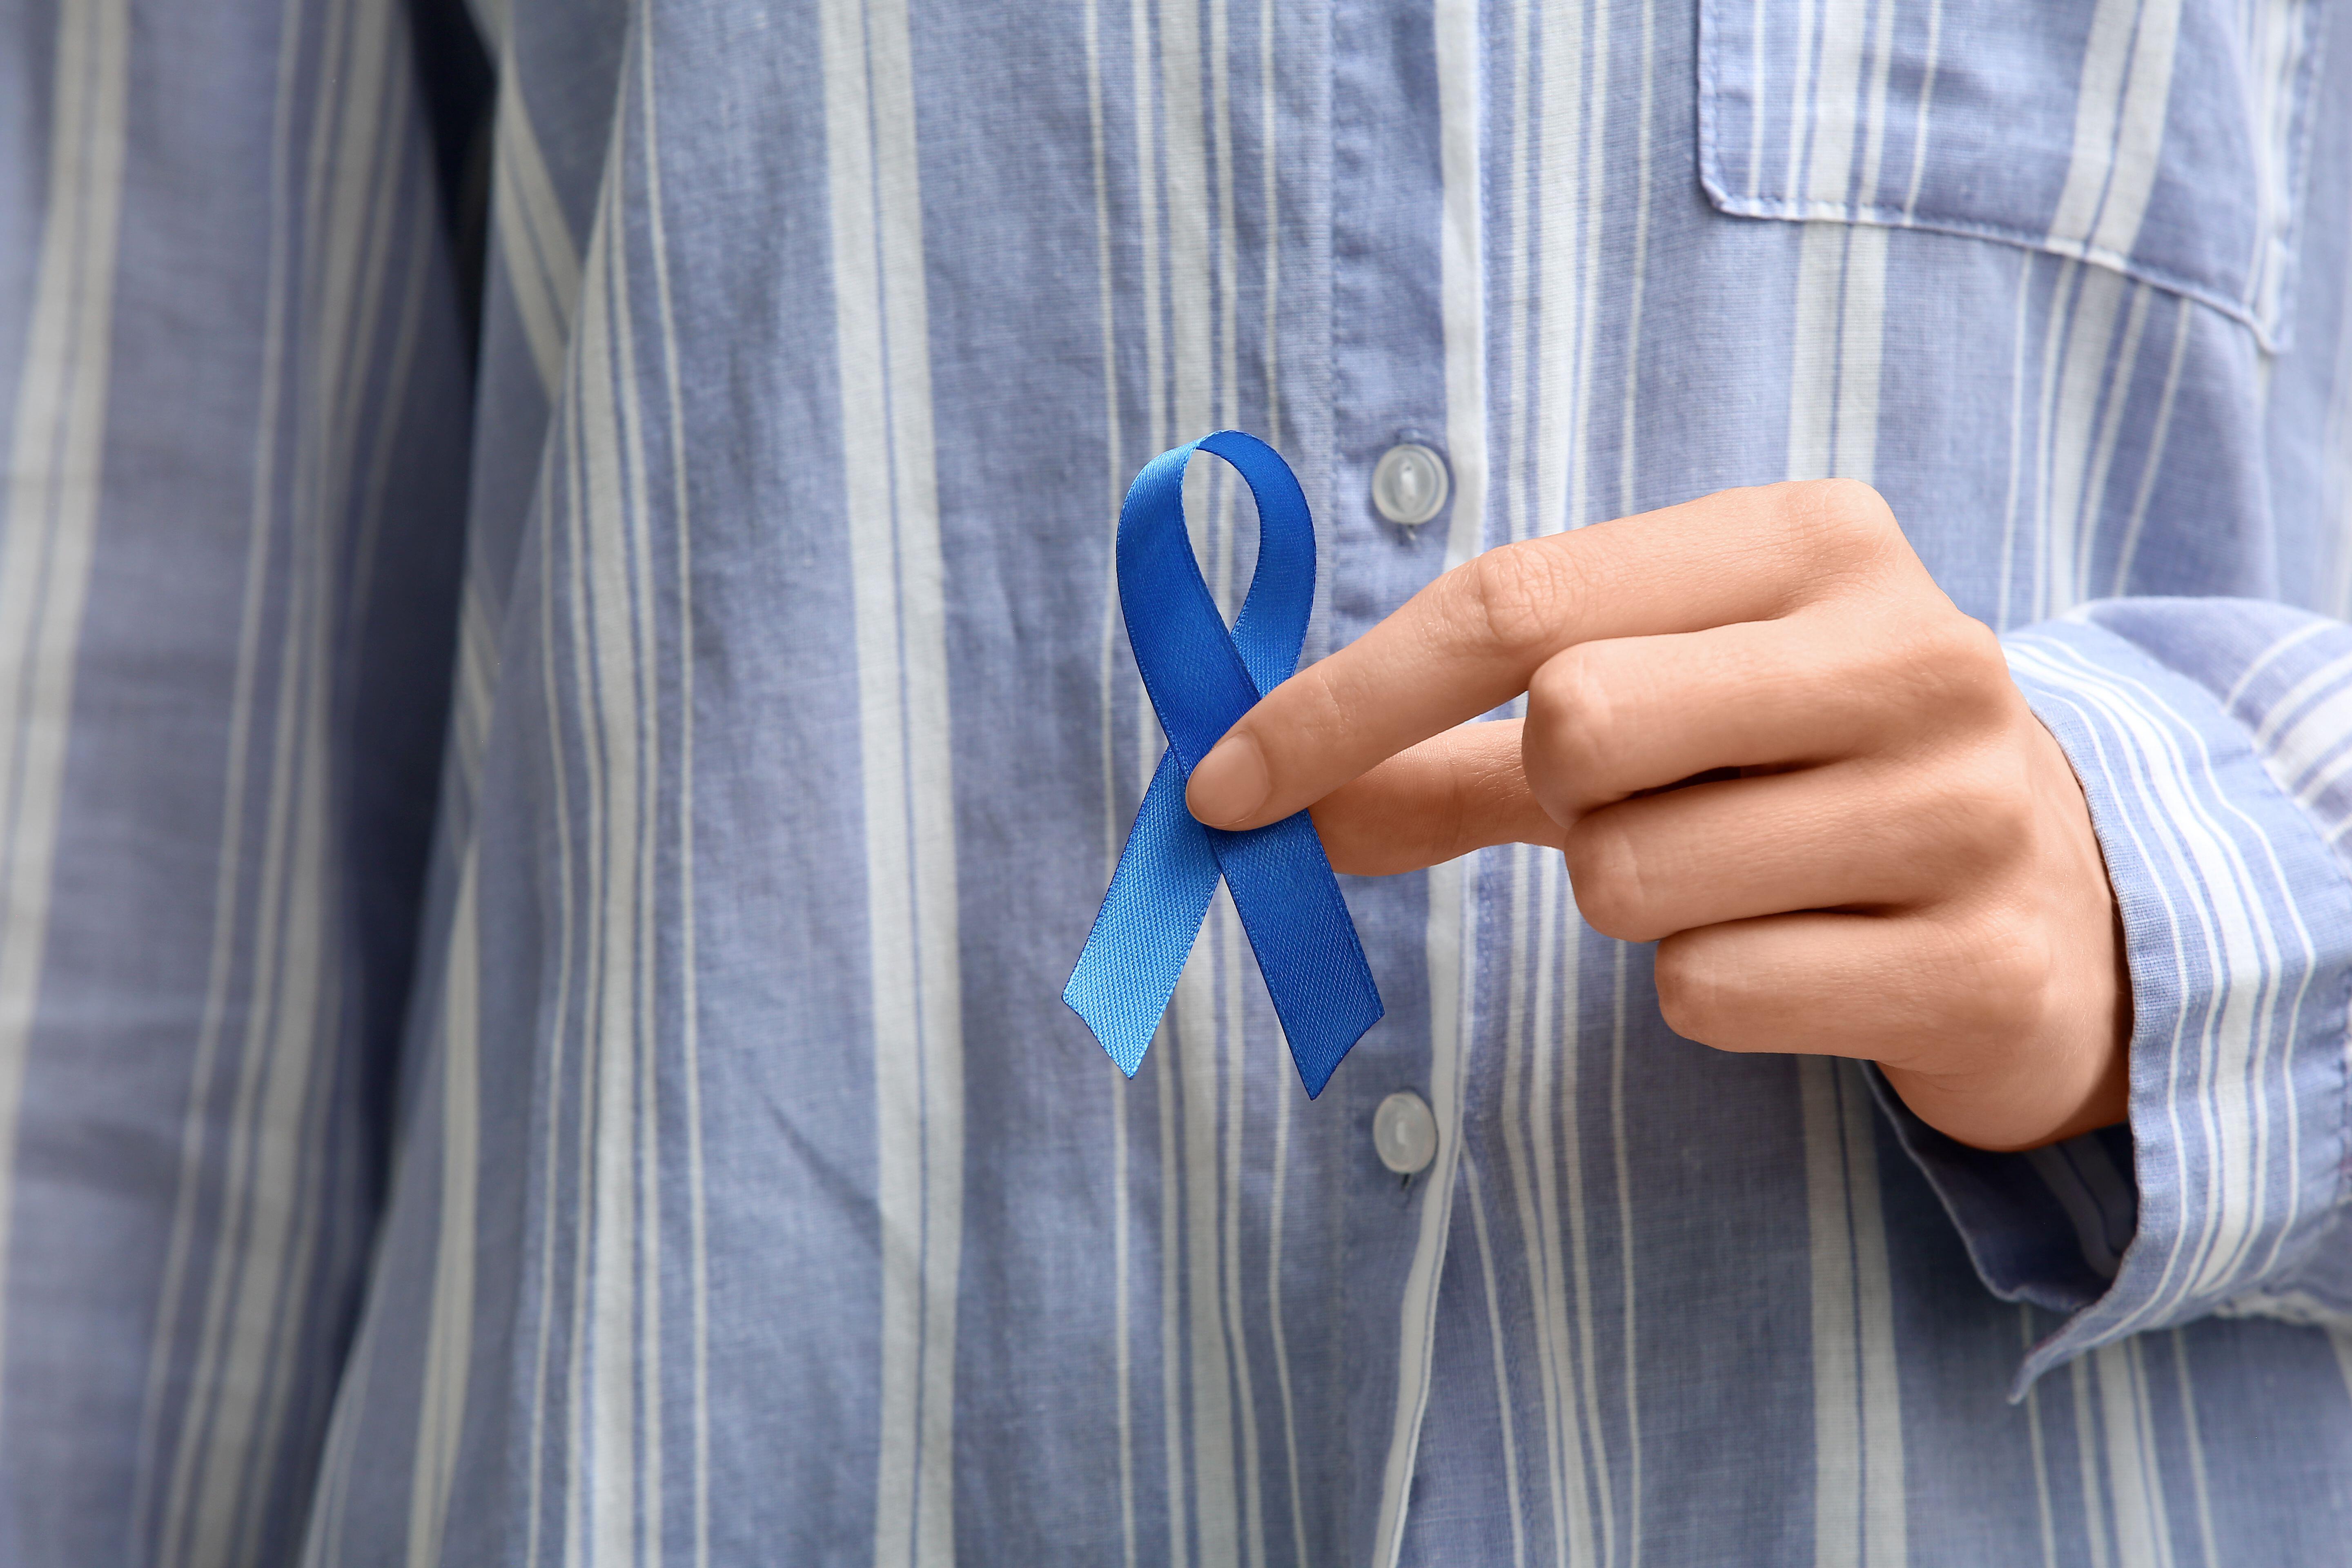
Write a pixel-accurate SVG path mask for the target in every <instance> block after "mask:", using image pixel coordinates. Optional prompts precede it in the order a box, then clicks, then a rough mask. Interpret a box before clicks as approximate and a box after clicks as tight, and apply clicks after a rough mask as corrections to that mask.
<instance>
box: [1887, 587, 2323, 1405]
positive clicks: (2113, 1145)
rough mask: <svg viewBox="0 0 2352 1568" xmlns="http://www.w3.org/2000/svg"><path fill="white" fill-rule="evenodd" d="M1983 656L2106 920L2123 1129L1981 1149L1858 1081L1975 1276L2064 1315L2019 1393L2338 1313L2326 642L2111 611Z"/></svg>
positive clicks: (2227, 603)
mask: <svg viewBox="0 0 2352 1568" xmlns="http://www.w3.org/2000/svg"><path fill="white" fill-rule="evenodd" d="M2005 640H2006V644H2007V647H2008V649H2009V658H2010V666H2011V671H2012V673H2013V674H2014V675H2015V676H2016V678H2017V680H2018V684H2019V685H2020V686H2021V688H2022V689H2023V690H2024V692H2025V694H2026V697H2027V700H2029V701H2030V702H2031V703H2032V706H2033V710H2034V711H2035V712H2036V713H2037V714H2038V715H2040V717H2041V719H2042V722H2043V723H2045V724H2047V725H2048V726H2049V728H2050V730H2051V731H2052V732H2053V734H2055V735H2056V736H2057V738H2058V741H2059V743H2060V744H2061V745H2062V746H2063V748H2064V749H2065V752H2066V754H2067V756H2068V757H2069V759H2070V760H2071V761H2072V762H2073V763H2074V772H2075V773H2076V775H2077V777H2079V778H2080V779H2081V781H2082V784H2083V789H2084V795H2085V796H2086V797H2087V798H2088V800H2089V802H2090V808H2091V820H2092V823H2093V825H2094V826H2095V828H2096V830H2097V833H2098V837H2099V845H2100V847H2101V849H2102V850H2103V851H2104V853H2105V857H2106V863H2107V872H2108V877H2109V879H2110V880H2111V881H2112V882H2113V884H2114V887H2115V891H2116V903H2117V907H2118V908H2119V910H2121V913H2122V919H2123V929H2124V936H2125V942H2126V956H2127V958H2128V961H2129V963H2130V969H2131V992H2132V1007H2133V1023H2132V1038H2131V1117H2130V1123H2129V1126H2128V1129H2125V1128H2115V1129H2110V1130H2108V1131H2105V1132H2099V1133H2093V1134H2089V1135H2087V1136H2085V1137H2082V1138H2077V1139H2074V1140H2073V1141H2071V1142H2067V1143H2064V1144H2060V1145H2057V1146H2055V1147H2053V1148H2049V1149H2043V1150H2037V1151H2034V1152H2031V1153H2022V1154H1997V1153H1989V1152H1984V1151H1981V1150H1977V1149H1971V1148H1969V1147H1966V1146H1965V1145H1962V1144H1959V1143H1957V1142H1953V1141H1952V1140H1950V1139H1948V1138H1946V1137H1944V1136H1943V1135H1941V1134H1940V1133H1937V1131H1934V1130H1933V1129H1931V1128H1929V1127H1927V1125H1926V1124H1925V1123H1923V1122H1921V1121H1919V1120H1918V1119H1917V1118H1916V1117H1914V1116H1912V1115H1910V1114H1909V1113H1908V1111H1906V1110H1905V1109H1904V1108H1903V1106H1902V1105H1901V1102H1900V1101H1899V1100H1896V1099H1895V1097H1894V1096H1893V1095H1892V1094H1891V1093H1887V1092H1885V1086H1884V1084H1883V1082H1882V1083H1881V1085H1880V1088H1881V1100H1882V1101H1883V1102H1884V1103H1885V1105H1886V1107H1887V1109H1888V1110H1889V1113H1890V1114H1891V1115H1893V1117H1894V1118H1895V1125H1896V1128H1897V1131H1898V1133H1899V1136H1900V1138H1901V1140H1902V1142H1903V1143H1904V1146H1905V1147H1906V1149H1907V1150H1908V1151H1909V1152H1910V1153H1911V1154H1912V1156H1913V1158H1914V1159H1915V1160H1916V1162H1917V1163H1918V1164H1919V1165H1920V1167H1921V1168H1922V1169H1923V1170H1924V1171H1925V1172H1926V1173H1927V1177H1928V1179H1929V1180H1930V1181H1931V1182H1932V1183H1933V1184H1935V1187H1936V1189H1937V1193H1938V1194H1939V1195H1940V1196H1941V1197H1942V1199H1943V1200H1944V1204H1945V1206H1946V1208H1947V1209H1948V1211H1949V1213H1950V1214H1951V1216H1952V1218H1953V1220H1954V1222H1955V1223H1956V1224H1957V1225H1958V1227H1959V1230H1960V1232H1961V1235H1962V1237H1963V1238H1964V1239H1965V1241H1966V1243H1967V1245H1968V1247H1969V1255H1970V1257H1971V1258H1973V1260H1974V1261H1975V1264H1976V1267H1977V1270H1978V1272H1979V1275H1980V1276H1981V1277H1982V1279H1983V1280H1984V1283H1985V1284H1986V1286H1987V1287H1988V1288H1989V1289H1991V1290H1993V1291H1994V1292H1995V1293H1996V1294H1998V1295H2000V1296H2001V1297H2003V1298H2004V1299H2007V1300H2023V1301H2030V1302H2032V1303H2033V1304H2035V1305H2037V1306H2040V1307H2042V1308H2045V1309H2048V1310H2053V1311H2056V1312H2061V1313H2063V1314H2066V1321H2065V1322H2064V1324H2063V1327H2061V1328H2060V1329H2059V1330H2058V1331H2057V1332H2055V1333H2053V1335H2051V1336H2050V1337H2049V1338H2048V1339H2046V1340H2045V1341H2043V1342H2042V1343H2041V1344H2039V1345H2037V1346H2035V1347H2034V1349H2033V1350H2032V1352H2031V1353H2030V1354H2029V1355H2028V1356H2027V1358H2026V1360H2025V1363H2024V1364H2023V1365H2022V1367H2021V1369H2020V1371H2019V1374H2018V1380H2017V1392H2018V1393H2019V1394H2022V1392H2023V1390H2024V1389H2025V1388H2026V1387H2027V1386H2028V1385H2029V1384H2031V1383H2032V1380H2033V1379H2034V1378H2035V1377H2037V1376H2039V1375H2040V1374H2041V1373H2042V1372H2044V1371H2046V1370H2048V1369H2049V1368H2051V1367H2053V1366H2055V1365H2058V1364H2060V1363H2063V1362H2065V1361H2066V1360H2068V1359H2070V1358H2071V1357H2073V1356H2075V1355H2077V1354H2080V1353H2081V1352H2084V1351H2086V1350H2089V1349H2092V1348H2094V1347H2095V1346H2098V1345H2101V1344H2105V1343H2106V1342H2110V1341H2113V1340H2116V1339H2119V1338H2121V1337H2123V1336H2125V1335H2126V1334H2132V1333H2137V1332H2139V1331H2142V1330H2146V1329H2156V1328H2164V1327H2168V1326H2171V1325H2174V1324H2178V1323H2182V1322H2186V1321H2190V1320H2192V1319H2196V1318H2200V1317H2204V1316H2207V1315H2210V1314H2224V1315H2228V1314H2241V1315H2242V1314H2259V1315H2265V1316H2272V1317H2279V1318H2284V1319H2288V1320H2291V1321H2303V1322H2328V1321H2336V1322H2341V1321H2352V1237H2347V1236H2346V1235H2345V1234H2344V1233H2343V1230H2342V1216H2343V1215H2344V1211H2345V1200H2346V1164H2347V1139H2352V1126H2347V1120H2352V1118H2348V1117H2347V1111H2348V1110H2352V1105H2348V1104H2347V1005H2352V858H2347V857H2348V856H2352V626H2347V625H2345V624H2343V623H2341V622H2336V621H2330V620H2326V619H2322V618H2320V617H2318V616H2309V615H2306V614H2304V613H2303V612H2300V611H2296V610H2293V609H2289V608H2286V607H2284V606H2282V605H2273V604H2264V603H2259V602H2254V601H2249V600H2238V599H2123V600H2111V601H2105V602H2102V603H2097V604H2093V605H2085V606H2084V607H2083V608H2082V609H2080V610H2078V611H2076V612H2074V614H2072V615H2070V616H2067V617H2066V618H2064V619H2063V620H2059V621H2054V622H2049V623H2045V624H2043V625H2041V626H2033V627H2031V628H2028V629H2026V630H2024V631H2021V632H2017V633H2013V634H2011V636H2010V637H2008V638H2006V639H2005Z"/></svg>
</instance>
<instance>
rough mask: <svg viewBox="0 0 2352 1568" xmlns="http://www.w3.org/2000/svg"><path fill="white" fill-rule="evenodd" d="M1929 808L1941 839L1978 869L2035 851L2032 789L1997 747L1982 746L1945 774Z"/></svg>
mask: <svg viewBox="0 0 2352 1568" xmlns="http://www.w3.org/2000/svg"><path fill="white" fill-rule="evenodd" d="M1931 809H1932V811H1933V813H1934V816H1935V820H1936V823H1937V827H1938V828H1939V829H1940V835H1941V837H1943V838H1944V839H1945V840H1946V841H1947V842H1948V844H1950V845H1952V846H1953V847H1955V848H1956V849H1958V851H1959V852H1960V853H1961V854H1962V855H1963V856H1964V858H1966V859H1967V860H1968V861H1969V863H1970V864H1972V865H1974V866H1977V867H1979V868H1981V867H1983V866H1986V865H1991V864H1998V863H2000V862H2003V861H2007V860H2009V859H2011V858H2014V857H2016V856H2018V855H2019V854H2021V853H2022V852H2023V851H2025V850H2027V849H2029V848H2030V847H2032V839H2033V833H2034V828H2035V822H2034V813H2033V797H2032V792H2031V786H2030V784H2029V783H2028V781H2027V779H2026V778H2025V776H2024V770H2023V769H2022V768H2021V767H2020V766H2019V765H2017V763H2016V762H2015V760H2014V759H2013V758H2011V756H2009V755H2008V754H2007V753H2006V752H2004V751H2002V750H2000V749H1999V748H1994V747H1979V748H1978V749H1977V750H1976V751H1975V752H1973V753H1971V754H1970V755H1969V756H1967V757H1965V758H1963V759H1961V760H1959V761H1958V762H1956V763H1953V764H1952V765H1950V766H1949V767H1947V768H1945V769H1943V770H1941V771H1940V772H1939V773H1937V785H1936V795H1935V797H1934V804H1933V805H1932V807H1931Z"/></svg>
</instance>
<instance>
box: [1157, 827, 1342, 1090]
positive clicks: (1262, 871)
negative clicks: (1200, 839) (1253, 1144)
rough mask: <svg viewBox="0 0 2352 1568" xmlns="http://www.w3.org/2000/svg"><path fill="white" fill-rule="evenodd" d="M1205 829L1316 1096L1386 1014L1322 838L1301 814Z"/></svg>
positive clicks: (1302, 1078)
mask: <svg viewBox="0 0 2352 1568" xmlns="http://www.w3.org/2000/svg"><path fill="white" fill-rule="evenodd" d="M1178 804H1179V805H1180V807H1181V804H1182V803H1181V801H1180V802H1179V803H1178ZM1202 831H1203V832H1205V833H1207V834H1208V835H1209V838H1210V842H1211V844H1212V845H1213V847H1214V849H1215V852H1216V857H1217V865H1218V867H1219V868H1220V869H1222V870H1223V872H1224V875H1225V882H1226V885H1227V886H1229V887H1231V888H1232V889H1233V890H1234V907H1235V908H1236V909H1238V910H1240V912H1241V917H1242V929H1243V930H1244V931H1247V932H1248V933H1249V940H1250V951H1251V952H1254V953H1255V954H1256V955H1257V967H1258V973H1261V974H1263V975H1265V989H1266V992H1267V994H1269V995H1271V996H1272V997H1273V999H1274V1012H1275V1016H1276V1017H1277V1018H1280V1019H1281V1020H1282V1032H1283V1033H1284V1034H1285V1035H1286V1036H1287V1037H1289V1039H1290V1058H1291V1060H1292V1061H1293V1062H1295V1063H1296V1064H1297V1068H1298V1081H1299V1082H1301V1083H1302V1084H1305V1085H1306V1086H1307V1099H1309V1100H1312V1099H1314V1098H1315V1097H1316V1096H1318V1095H1319V1094H1321V1093H1322V1092H1323V1086H1324V1085H1325V1084H1327V1083H1328V1082H1329V1081H1330V1080H1331V1074H1332V1072H1333V1071H1334V1070H1335V1069H1336V1068H1338V1067H1339V1062H1340V1059H1341V1058H1344V1057H1346V1056H1347V1054H1348V1052H1349V1049H1350V1048H1351V1047H1354V1045H1355V1043H1356V1042H1357V1041H1358V1040H1360V1039H1361V1038H1363V1036H1364V1031H1365V1030H1367V1029H1369V1028H1370V1027H1371V1026H1373V1025H1374V1024H1377V1023H1379V1022H1380V1021H1381V1014H1382V1012H1383V1011H1384V1009H1383V1008H1382V1007H1381V994H1380V989H1379V987H1377V986H1376V985H1374V984H1372V969H1371V965H1370V964H1369V963H1365V962H1364V947H1363V943H1362V942H1360V941H1358V940H1357V937H1356V922H1355V921H1353V920H1351V919H1349V915H1348V904H1347V900H1345V899H1343V898H1341V897H1340V895H1339V879H1338V878H1336V877H1334V876H1333V875H1332V874H1331V861H1330V858H1328V856H1326V855H1325V854H1324V853H1323V840H1322V839H1320V838H1318V837H1316V834H1315V821H1314V819H1313V818H1312V817H1310V816H1307V813H1305V812H1303V811H1302V812H1299V813H1298V814H1297V816H1286V817H1285V818H1283V819H1282V820H1281V821H1280V822H1275V823H1269V824H1267V825H1266V826H1264V827H1255V828H1252V829H1251V830H1250V831H1249V832H1247V833H1222V832H1218V831H1216V830H1214V829H1205V828H1204V829H1203V830H1202ZM1195 923H1196V924H1197V921H1196V922H1195Z"/></svg>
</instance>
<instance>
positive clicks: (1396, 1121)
mask: <svg viewBox="0 0 2352 1568" xmlns="http://www.w3.org/2000/svg"><path fill="white" fill-rule="evenodd" d="M1372 1147H1373V1148H1374V1149H1376V1150H1378V1151H1379V1152H1380V1156H1381V1164H1383V1165H1386V1166H1387V1167H1388V1168H1389V1169H1390V1170H1391V1171H1394V1172H1395V1173H1397V1174H1398V1175H1400V1176H1411V1175H1416V1174H1418V1173H1421V1172H1423V1171H1424V1170H1427V1169H1428V1168H1429V1163H1430V1162H1431V1161H1432V1160H1434V1159H1436V1158H1437V1118H1436V1117H1434V1116H1432V1115H1431V1114H1430V1113H1429V1104H1428V1102H1427V1101H1426V1100H1423V1099H1422V1098H1421V1096H1419V1095H1417V1094H1415V1093H1413V1092H1412V1090H1411V1089H1399V1090H1397V1091H1396V1093H1394V1094H1392V1095H1390V1096H1389V1097H1388V1098H1387V1099H1386V1100H1381V1108H1380V1109H1379V1110H1375V1111H1373V1112H1372Z"/></svg>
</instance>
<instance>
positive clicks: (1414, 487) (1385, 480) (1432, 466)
mask: <svg viewBox="0 0 2352 1568" xmlns="http://www.w3.org/2000/svg"><path fill="white" fill-rule="evenodd" d="M1451 488H1452V485H1451V481H1449V480H1448V479H1447V478H1446V474H1445V459H1444V458H1441V457H1439V456H1438V455H1437V454H1436V453H1434V452H1433V451H1431V450H1430V449H1429V448H1428V447H1424V446H1423V445H1422V444H1421V443H1420V442H1418V441H1402V442H1399V443H1398V444H1397V445H1395V446H1393V447H1390V448H1389V449H1388V450H1387V451H1385V452H1382V453H1381V460H1380V461H1379V462H1378V463H1376V464H1374V465H1373V466H1372V505H1373V507H1374V508H1375V509H1377V510H1379V512H1380V514H1381V516H1382V517H1384V518H1387V519H1388V520H1389V521H1391V522H1393V523H1398V524H1401V525H1402V526H1404V527H1406V528H1412V527H1415V526H1417V525H1418V524H1421V523H1424V522H1427V521H1429V520H1430V519H1431V518H1433V517H1435V516H1436V515H1437V514H1438V513H1439V512H1441V511H1443V510H1445V496H1446V492H1447V490H1448V489H1451Z"/></svg>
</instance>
